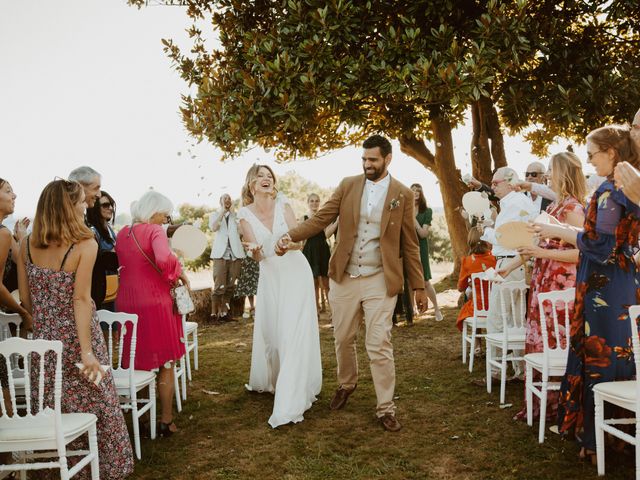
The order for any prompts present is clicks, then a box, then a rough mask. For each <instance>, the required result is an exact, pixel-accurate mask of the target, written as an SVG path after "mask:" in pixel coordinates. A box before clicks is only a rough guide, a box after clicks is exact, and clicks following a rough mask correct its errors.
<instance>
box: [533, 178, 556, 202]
mask: <svg viewBox="0 0 640 480" xmlns="http://www.w3.org/2000/svg"><path fill="white" fill-rule="evenodd" d="M531 193H534V194H536V195H540V196H541V197H542V198H546V199H547V200H551V201H553V202H555V201H556V200H557V198H558V196H557V195H556V192H554V191H553V190H552V189H551V187H549V186H547V185H543V184H542V183H532V184H531Z"/></svg>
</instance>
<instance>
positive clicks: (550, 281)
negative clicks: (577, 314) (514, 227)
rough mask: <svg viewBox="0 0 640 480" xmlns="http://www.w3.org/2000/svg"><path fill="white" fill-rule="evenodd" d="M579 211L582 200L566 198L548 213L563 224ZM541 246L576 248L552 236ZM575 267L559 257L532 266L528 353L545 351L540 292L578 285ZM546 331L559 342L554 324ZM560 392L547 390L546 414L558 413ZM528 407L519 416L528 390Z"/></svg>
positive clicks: (536, 405) (537, 375) (536, 402)
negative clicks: (568, 217)
mask: <svg viewBox="0 0 640 480" xmlns="http://www.w3.org/2000/svg"><path fill="white" fill-rule="evenodd" d="M572 212H573V213H578V214H580V215H583V213H584V205H582V203H580V202H579V201H578V200H577V199H576V198H573V197H567V198H566V199H564V200H562V201H561V202H553V203H552V204H551V205H549V206H548V207H547V213H548V214H549V215H551V216H552V217H554V218H555V219H556V220H558V221H559V222H561V223H566V221H567V215H568V214H569V213H572ZM539 246H540V247H541V248H545V249H548V250H572V249H574V248H575V247H574V246H573V245H571V244H569V243H566V242H563V241H561V240H558V239H555V238H550V239H546V240H543V241H542V242H540V245H539ZM576 270H577V265H576V264H575V263H567V262H561V261H559V260H552V259H550V258H536V260H535V263H534V265H533V272H532V274H531V290H530V294H529V309H528V311H527V330H526V336H525V347H524V348H525V354H527V353H540V352H542V350H543V342H542V327H541V324H540V307H539V303H538V295H539V294H540V293H546V292H551V291H554V290H566V289H567V288H572V287H575V285H576ZM545 312H547V313H548V314H549V317H547V318H551V314H552V313H551V304H550V303H548V302H547V303H546V304H545ZM572 315H573V303H570V304H569V318H571V316H572ZM558 318H559V319H564V318H565V312H564V305H563V304H559V305H558ZM547 333H548V334H549V345H550V346H551V347H552V348H553V347H555V345H556V342H557V341H558V339H557V338H555V331H554V328H553V324H552V323H549V324H547ZM559 340H560V342H561V344H562V345H563V346H564V345H566V343H565V342H566V340H565V331H564V327H563V326H562V325H560V339H559ZM534 376H535V378H534V379H533V381H534V382H537V381H540V379H541V375H540V373H539V372H534ZM558 395H559V392H557V391H549V392H547V415H546V417H547V418H549V419H555V418H556V416H557V414H558ZM524 397H525V406H524V408H523V409H522V410H521V411H520V412H518V414H517V415H516V416H517V418H518V419H520V420H525V419H526V418H527V406H526V401H527V400H526V398H527V395H526V391H525V394H524ZM532 408H533V417H534V418H539V417H540V400H539V399H538V397H536V396H535V395H534V396H533V405H532Z"/></svg>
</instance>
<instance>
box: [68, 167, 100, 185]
mask: <svg viewBox="0 0 640 480" xmlns="http://www.w3.org/2000/svg"><path fill="white" fill-rule="evenodd" d="M96 177H98V178H100V177H101V175H100V174H99V173H98V172H96V171H95V170H94V169H93V168H91V167H87V166H86V165H84V166H82V167H78V168H75V169H73V170H71V173H70V174H69V180H70V181H73V182H78V183H81V184H82V185H89V184H90V183H93V180H94V179H95V178H96Z"/></svg>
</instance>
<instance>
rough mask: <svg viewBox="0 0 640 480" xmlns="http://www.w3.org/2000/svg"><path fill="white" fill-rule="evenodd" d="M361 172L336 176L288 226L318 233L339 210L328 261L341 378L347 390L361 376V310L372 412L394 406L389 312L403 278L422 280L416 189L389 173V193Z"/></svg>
mask: <svg viewBox="0 0 640 480" xmlns="http://www.w3.org/2000/svg"><path fill="white" fill-rule="evenodd" d="M365 185H366V177H365V176H364V175H357V176H355V177H348V178H345V179H344V180H342V182H340V185H339V186H338V188H336V190H335V192H334V193H333V195H332V196H331V198H330V199H329V200H328V201H327V202H326V203H325V204H324V205H323V206H322V208H321V209H320V210H319V211H318V212H317V213H316V214H315V215H314V216H313V217H311V218H310V219H308V220H307V221H305V222H304V223H302V224H300V225H299V226H297V227H296V228H294V229H292V230H290V231H289V236H290V237H291V240H292V241H294V242H298V241H300V240H305V239H307V238H310V237H312V236H313V235H316V234H317V233H319V232H321V231H322V230H323V229H324V228H325V227H327V226H328V225H329V224H330V223H331V222H333V221H334V220H335V219H336V217H339V222H338V236H337V243H336V247H335V250H334V252H333V254H332V256H331V260H330V261H329V277H330V278H331V282H330V291H329V301H330V303H331V308H332V321H333V327H334V331H333V333H334V337H335V348H336V358H337V363H338V383H339V384H340V386H341V388H345V389H347V390H352V389H353V388H355V386H356V384H357V381H358V363H357V356H356V335H357V332H358V326H359V323H360V320H361V319H362V318H363V316H364V321H365V327H366V341H365V344H366V348H367V353H368V355H369V360H370V366H371V376H372V379H373V383H374V386H375V390H376V396H377V403H378V405H377V415H378V417H382V416H383V415H385V414H389V413H390V414H393V413H394V412H395V406H394V403H393V392H394V389H395V364H394V360H393V346H392V345H391V327H392V322H391V317H392V315H393V310H394V308H395V304H396V298H397V295H398V293H400V292H401V291H402V286H403V283H404V282H403V278H404V276H406V277H407V279H408V282H409V285H410V286H411V288H412V289H416V288H424V278H423V275H422V264H421V262H420V250H419V246H418V238H417V235H416V230H415V226H414V225H415V215H414V206H413V205H414V197H413V192H412V191H411V190H410V189H409V188H407V187H406V186H404V185H403V184H401V183H400V182H398V181H397V180H395V179H394V178H390V182H389V184H388V190H387V193H386V195H383V196H381V197H380V198H377V197H375V196H374V195H373V194H372V193H369V192H372V191H373V190H372V189H371V188H365Z"/></svg>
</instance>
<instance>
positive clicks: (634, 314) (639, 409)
mask: <svg viewBox="0 0 640 480" xmlns="http://www.w3.org/2000/svg"><path fill="white" fill-rule="evenodd" d="M639 316H640V305H632V306H630V307H629V322H630V323H631V344H632V345H633V361H634V363H635V364H636V417H637V416H638V415H640V376H639V375H638V372H640V338H639V335H638V317H639ZM638 435H640V432H636V437H637V436H638ZM636 448H640V447H638V446H636ZM636 469H638V465H636Z"/></svg>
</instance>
